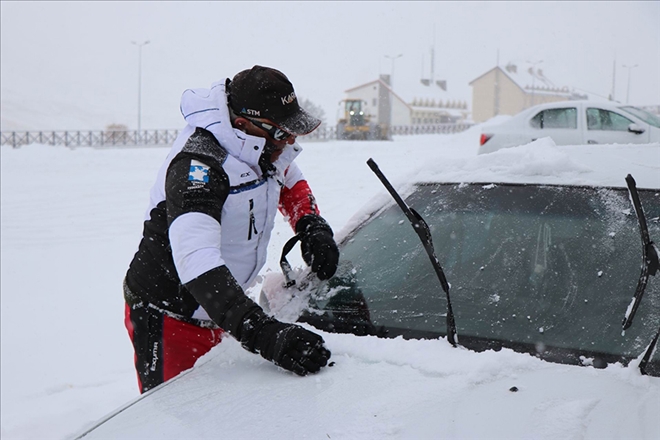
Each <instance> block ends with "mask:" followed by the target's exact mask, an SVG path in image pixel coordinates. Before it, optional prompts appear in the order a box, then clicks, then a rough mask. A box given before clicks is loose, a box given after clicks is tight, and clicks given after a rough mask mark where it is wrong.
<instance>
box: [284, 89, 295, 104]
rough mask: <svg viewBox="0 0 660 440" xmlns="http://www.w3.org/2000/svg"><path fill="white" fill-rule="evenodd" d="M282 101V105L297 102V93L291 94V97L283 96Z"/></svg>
mask: <svg viewBox="0 0 660 440" xmlns="http://www.w3.org/2000/svg"><path fill="white" fill-rule="evenodd" d="M280 99H281V100H282V104H284V105H286V104H291V103H292V102H293V101H295V100H296V92H291V94H290V95H289V96H283V97H281V98H280Z"/></svg>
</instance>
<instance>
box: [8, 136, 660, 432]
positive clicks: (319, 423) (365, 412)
mask: <svg viewBox="0 0 660 440" xmlns="http://www.w3.org/2000/svg"><path fill="white" fill-rule="evenodd" d="M479 135H480V127H474V128H472V129H470V130H469V131H466V132H463V133H458V134H454V135H420V136H405V137H404V136H402V137H395V139H394V141H393V142H349V141H334V142H315V143H305V144H303V147H304V151H303V153H302V154H301V155H300V156H299V159H298V163H299V164H300V166H301V168H302V169H303V171H304V173H305V175H306V177H307V179H308V181H309V183H310V186H311V187H312V189H313V190H314V192H315V194H316V196H317V199H318V202H319V205H320V208H321V213H322V215H323V216H324V217H325V218H326V219H327V220H328V221H329V223H330V224H331V225H332V226H333V228H334V229H335V231H336V232H337V236H338V238H340V237H341V236H342V235H343V234H345V233H346V232H347V231H348V230H350V229H351V228H352V227H354V226H355V225H356V224H357V223H358V222H359V221H360V220H361V219H362V218H364V215H366V213H367V212H369V210H370V209H372V208H373V207H375V206H378V205H379V204H380V203H383V202H387V201H388V200H389V195H388V194H387V193H386V192H385V190H384V188H383V187H382V185H381V183H380V181H379V180H378V179H377V177H376V176H375V175H374V174H373V173H372V172H371V171H370V170H369V168H368V166H367V165H366V160H367V159H369V158H373V159H374V160H375V161H376V162H377V163H378V165H379V167H380V169H381V171H383V173H384V174H385V175H386V176H387V177H388V179H389V180H390V181H391V182H392V184H393V185H394V186H395V187H396V188H397V189H400V190H401V192H402V193H405V191H406V188H408V189H409V188H410V185H409V182H410V179H411V178H414V179H415V180H417V179H421V180H423V179H441V180H454V181H459V182H464V181H470V180H476V181H479V182H483V183H484V185H489V184H496V183H498V182H503V181H513V182H522V181H535V182H541V183H553V182H555V183H556V182H558V181H566V182H568V183H570V184H576V185H583V184H606V185H615V186H621V187H624V186H625V181H624V178H625V176H626V174H628V173H631V174H632V175H633V176H634V177H635V179H636V181H637V185H638V187H640V188H649V187H650V188H660V172H658V170H660V145H658V144H654V145H643V146H637V145H625V146H622V145H607V146H598V147H597V148H595V147H592V146H572V147H557V146H555V145H554V144H553V143H552V141H551V140H549V139H539V140H537V141H535V142H534V143H532V144H530V145H527V146H522V147H518V148H510V149H506V150H501V151H498V152H496V153H492V154H487V155H481V156H476V151H477V146H478V139H479ZM167 152H168V148H164V147H153V146H152V147H143V148H115V149H93V148H79V149H67V148H64V147H52V146H43V145H30V146H26V147H22V148H20V149H11V148H7V147H2V149H1V179H2V180H1V191H2V192H1V228H2V229H1V235H2V247H1V269H2V270H1V278H0V281H1V289H0V292H1V301H2V307H1V308H0V312H1V320H0V325H1V336H2V344H1V354H2V356H1V390H2V401H1V405H2V421H1V433H0V434H1V437H2V438H3V439H34V438H39V439H41V438H44V439H62V438H72V437H75V436H76V435H78V434H81V433H82V432H84V431H85V430H86V429H88V428H90V427H92V426H93V425H94V424H95V423H96V421H98V420H99V419H101V418H102V417H104V416H105V415H107V414H109V413H111V412H112V411H114V410H115V409H117V408H120V407H121V406H122V405H125V404H127V403H132V406H131V407H130V408H129V409H127V410H125V411H123V412H122V413H121V414H120V415H119V416H117V418H116V419H113V420H112V421H110V422H108V423H106V424H103V425H102V426H101V427H100V428H99V429H98V430H96V431H94V432H93V433H92V434H89V435H88V436H87V437H85V438H217V437H218V436H221V437H226V438H263V437H264V436H267V437H268V438H282V439H289V438H332V439H337V438H351V439H362V438H364V439H367V438H369V439H372V438H446V439H457V438H509V439H516V438H520V439H522V438H538V439H551V438H552V439H557V438H562V439H573V438H575V439H585V438H598V439H604V438H617V439H624V438H636V439H657V438H660V419H659V418H658V417H657V414H658V411H659V410H660V378H655V377H648V376H641V375H640V373H639V372H638V370H637V369H635V368H623V367H622V366H620V365H612V366H609V367H608V368H606V369H604V370H602V369H594V368H592V367H584V368H581V367H572V366H566V365H557V364H551V363H548V362H544V361H540V360H538V359H536V358H533V357H531V356H528V355H522V354H518V353H514V352H512V351H510V350H502V351H500V352H484V353H473V352H470V351H467V350H464V349H460V348H458V349H455V348H452V347H451V346H450V345H449V344H448V343H447V341H446V340H435V341H405V340H402V339H400V338H399V339H391V340H381V339H377V338H373V337H355V336H352V335H340V334H330V333H322V332H321V333H322V336H323V337H324V339H325V340H326V343H327V346H328V347H329V348H330V350H331V351H332V353H333V357H332V359H331V361H333V362H335V364H334V366H333V367H329V368H326V369H324V370H323V371H322V372H321V373H320V374H317V375H313V376H308V377H304V378H300V377H297V376H294V375H292V374H289V373H287V372H284V371H281V370H278V369H277V368H275V367H274V366H273V365H272V364H270V363H268V362H266V361H264V360H263V359H261V358H260V357H259V356H255V355H252V354H250V353H248V352H246V351H245V350H243V349H242V348H241V347H240V346H239V344H237V343H236V342H235V341H234V340H232V339H230V338H229V339H225V340H224V341H223V342H222V343H221V344H220V345H219V346H218V347H216V348H215V349H213V350H212V351H211V352H210V353H208V354H207V355H206V356H204V357H203V358H201V359H200V360H199V361H198V364H197V366H196V367H195V368H193V369H192V370H189V371H188V372H187V373H184V374H183V375H181V376H179V378H177V379H175V380H174V382H173V383H172V384H171V385H167V386H165V387H163V388H158V389H156V390H154V391H153V392H151V394H150V395H149V396H148V398H145V399H141V398H140V397H139V395H138V390H137V380H136V376H135V371H134V369H133V365H132V362H133V352H132V348H131V345H130V341H129V339H128V335H127V333H126V330H125V328H124V326H123V311H124V309H123V307H124V303H123V298H122V289H121V284H122V279H123V276H124V274H125V271H126V269H127V266H128V263H129V262H130V260H131V258H132V256H133V254H134V252H135V250H136V249H137V245H138V242H139V240H140V237H141V232H142V221H143V215H144V210H145V208H146V206H147V203H148V197H149V188H150V187H151V185H152V183H153V181H154V179H155V176H156V172H157V170H158V168H159V167H160V164H161V162H162V160H163V159H164V158H165V156H166V155H167ZM613 156H616V157H617V158H618V159H617V160H612V157H613ZM420 168H423V170H422V171H420V170H419V169H420ZM291 235H292V232H291V230H290V228H289V226H288V224H287V223H286V222H285V221H284V220H283V219H282V218H281V217H278V220H277V221H276V228H275V231H274V232H273V236H272V240H271V244H270V246H269V259H268V263H267V266H266V268H265V269H264V271H263V274H264V275H272V274H274V273H279V266H278V260H279V255H280V252H281V249H282V246H283V245H284V243H285V242H286V240H288V239H289V238H290V237H291ZM289 261H290V263H291V264H292V266H293V267H294V268H300V267H302V265H303V263H302V258H300V256H299V254H298V253H297V252H295V251H294V252H292V253H291V254H290V255H289ZM267 279H268V276H266V277H265V280H267ZM262 281H264V278H262ZM264 282H265V281H264ZM650 282H651V283H653V282H657V280H655V279H651V280H650ZM258 287H259V286H257V287H256V288H255V289H253V290H252V291H251V292H250V294H251V295H252V296H253V297H255V298H256V296H257V295H258V293H259V292H258ZM631 295H632V292H631ZM622 313H623V311H622ZM459 336H460V335H459ZM651 337H652V335H649V341H650V338H651ZM635 363H636V362H633V364H635ZM514 387H515V388H517V391H512V390H515V388H514ZM266 433H267V434H266Z"/></svg>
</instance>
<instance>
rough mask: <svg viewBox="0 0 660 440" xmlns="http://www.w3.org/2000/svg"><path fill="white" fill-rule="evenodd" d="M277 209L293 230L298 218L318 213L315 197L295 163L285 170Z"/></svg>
mask: <svg viewBox="0 0 660 440" xmlns="http://www.w3.org/2000/svg"><path fill="white" fill-rule="evenodd" d="M279 210H280V212H281V213H282V215H283V216H284V217H285V218H286V219H287V221H288V222H289V225H291V229H293V230H294V231H295V229H296V224H297V223H298V220H300V219H301V218H303V217H304V216H306V215H307V214H314V215H320V211H319V208H318V205H317V204H316V198H315V197H314V194H313V193H312V190H311V188H310V187H309V184H308V183H307V181H306V180H305V178H304V176H303V175H302V172H301V171H300V169H299V168H298V166H297V165H296V164H295V163H292V164H291V165H290V166H289V168H287V170H286V174H285V179H284V186H283V187H282V192H281V193H280V203H279Z"/></svg>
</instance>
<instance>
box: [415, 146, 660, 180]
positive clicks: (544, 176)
mask: <svg viewBox="0 0 660 440" xmlns="http://www.w3.org/2000/svg"><path fill="white" fill-rule="evenodd" d="M628 174H631V175H632V176H633V177H634V178H635V180H636V182H637V187H638V188H651V189H660V144H642V145H634V144H630V145H572V146H556V145H555V143H554V142H553V141H552V139H550V138H542V139H538V140H536V141H534V142H532V143H530V144H527V145H522V146H519V147H515V148H505V149H502V150H499V151H496V152H493V153H490V154H484V155H479V156H476V157H467V158H465V157H464V158H450V159H448V160H447V161H443V162H442V163H432V164H429V165H428V166H426V167H425V168H423V169H420V170H418V171H417V172H415V173H414V174H413V176H415V177H414V178H413V179H412V180H414V181H416V182H464V183H470V182H480V183H481V182H483V183H529V184H550V185H578V186H583V185H586V186H607V187H624V188H625V187H626V182H625V177H626V176H627V175H628Z"/></svg>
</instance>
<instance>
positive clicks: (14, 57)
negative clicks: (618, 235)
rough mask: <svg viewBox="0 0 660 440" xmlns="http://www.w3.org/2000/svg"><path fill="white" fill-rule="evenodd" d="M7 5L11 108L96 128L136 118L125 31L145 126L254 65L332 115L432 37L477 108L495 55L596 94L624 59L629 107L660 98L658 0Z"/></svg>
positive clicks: (417, 69) (452, 90)
mask: <svg viewBox="0 0 660 440" xmlns="http://www.w3.org/2000/svg"><path fill="white" fill-rule="evenodd" d="M1 8H2V10H1V19H2V25H1V32H2V35H1V39H0V42H1V45H2V46H1V58H2V59H1V63H0V66H1V69H2V70H1V77H0V78H1V86H2V101H3V113H8V112H10V111H11V109H13V108H14V107H13V106H12V105H10V104H12V103H14V104H15V103H16V102H21V103H39V102H44V103H45V102H66V103H67V104H69V105H71V106H75V107H76V108H79V109H82V110H83V111H84V110H85V109H89V112H90V114H91V113H94V112H97V113H98V114H99V115H101V114H102V115H103V118H104V120H103V122H102V124H106V123H110V122H116V123H124V124H127V125H128V126H129V127H130V128H136V126H137V121H136V120H137V89H138V47H137V46H135V45H132V44H131V41H135V42H143V41H146V40H149V41H150V43H149V44H148V45H146V46H143V49H142V55H143V56H142V128H179V127H180V125H181V123H182V119H181V116H180V114H179V109H178V107H179V99H180V96H181V93H182V92H183V91H184V90H185V89H187V88H196V87H209V86H210V85H211V83H213V82H214V81H217V80H220V79H222V78H224V77H226V76H233V75H234V74H235V73H237V72H238V71H240V70H243V69H246V68H250V67H252V66H253V65H255V64H261V65H266V66H270V67H275V68H278V69H280V70H282V71H283V72H284V73H285V74H286V75H287V76H288V77H289V79H291V81H292V82H293V84H294V86H295V88H296V92H297V94H298V96H299V97H302V98H308V99H310V100H311V101H313V102H315V103H317V104H318V105H320V106H322V107H323V108H324V110H325V112H326V118H327V119H328V121H329V122H334V120H335V118H336V112H337V102H338V101H339V100H340V99H342V98H343V96H344V91H345V90H346V89H349V88H351V87H354V86H357V85H360V84H362V83H365V82H369V81H372V80H375V79H377V78H378V75H379V74H381V73H392V61H391V60H390V59H389V58H387V56H390V57H395V56H397V55H399V54H402V55H403V56H401V57H400V58H397V59H396V61H395V63H394V64H395V65H394V76H393V81H394V89H395V91H396V90H399V91H401V92H402V94H403V95H405V93H403V91H404V90H405V89H406V88H407V87H412V86H413V85H417V84H419V80H420V79H421V77H422V76H425V77H428V76H429V70H430V52H431V47H432V46H435V66H434V76H435V78H436V79H445V80H447V83H448V95H449V96H450V97H451V98H452V99H457V100H465V101H467V102H468V104H469V105H471V101H472V90H471V87H470V86H469V85H468V83H469V82H470V81H472V80H474V79H475V78H477V77H479V76H480V75H481V74H483V73H485V72H486V71H488V70H489V69H491V68H493V67H495V65H496V63H497V61H498V51H499V63H500V65H505V64H506V63H508V62H516V63H523V62H525V61H535V62H538V61H541V60H542V62H541V63H540V64H538V67H541V68H542V69H543V72H544V74H545V76H547V77H548V78H550V79H551V80H552V81H553V83H555V84H556V85H558V86H568V87H570V88H575V89H576V91H580V92H589V93H591V94H592V97H593V98H597V96H596V95H601V96H604V97H606V96H607V95H609V94H610V93H611V91H612V84H613V81H612V74H613V63H614V60H615V59H616V63H617V68H616V89H615V97H616V99H617V100H620V101H622V102H625V101H626V98H627V85H628V73H629V71H630V72H631V75H632V77H631V81H630V103H631V104H636V105H658V104H660V25H658V23H660V2H658V1H653V2H649V1H642V2H630V1H628V2H613V1H609V2H596V1H588V2H548V1H545V2H429V1H424V2H410V1H408V2H373V1H368V2H348V1H342V2H330V1H325V2H276V1H268V2H256V1H249V2H192V1H189V2H185V3H184V2H172V1H168V2H156V1H152V2H136V1H131V2H119V1H112V2H100V1H94V2H91V1H90V2H85V1H74V2H55V1H49V2H28V1H21V2H10V1H2V3H1ZM434 36H435V45H434V44H433V41H434ZM623 65H627V66H633V65H637V67H634V68H632V69H628V68H624V67H623ZM423 68H424V70H425V72H423V71H422V69H423ZM4 118H5V115H4V114H3V119H4ZM85 124H89V122H85ZM81 125H83V121H82V120H81ZM62 128H65V127H62ZM66 128H76V129H86V128H97V127H87V126H80V127H66ZM101 128H102V127H101Z"/></svg>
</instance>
